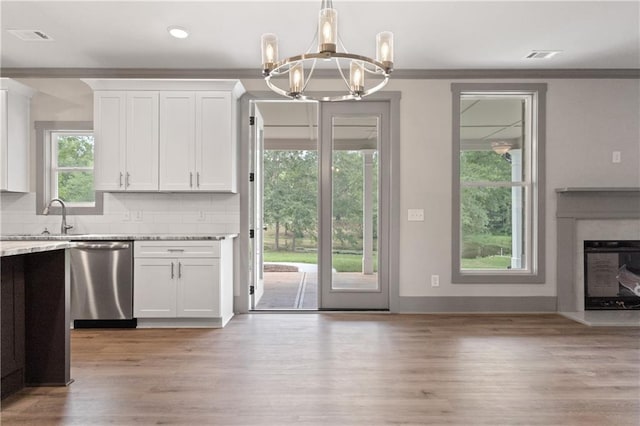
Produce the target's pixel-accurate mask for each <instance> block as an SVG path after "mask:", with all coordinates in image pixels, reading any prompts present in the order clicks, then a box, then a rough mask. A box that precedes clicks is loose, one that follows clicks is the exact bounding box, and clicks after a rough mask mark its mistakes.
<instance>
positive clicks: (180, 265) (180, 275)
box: [178, 262, 182, 278]
mask: <svg viewBox="0 0 640 426" xmlns="http://www.w3.org/2000/svg"><path fill="white" fill-rule="evenodd" d="M178 278H182V263H181V262H178Z"/></svg>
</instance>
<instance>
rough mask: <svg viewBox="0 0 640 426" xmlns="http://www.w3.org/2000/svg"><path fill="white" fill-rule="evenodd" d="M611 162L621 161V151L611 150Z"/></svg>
mask: <svg viewBox="0 0 640 426" xmlns="http://www.w3.org/2000/svg"><path fill="white" fill-rule="evenodd" d="M611 162H612V163H621V162H622V153H621V152H620V151H613V153H612V154H611Z"/></svg>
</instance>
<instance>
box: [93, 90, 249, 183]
mask: <svg viewBox="0 0 640 426" xmlns="http://www.w3.org/2000/svg"><path fill="white" fill-rule="evenodd" d="M84 81H85V82H86V83H87V84H89V85H90V86H91V87H92V88H93V89H94V91H95V94H94V99H95V114H94V121H95V129H96V189H99V190H106V191H123V190H128V191H132V190H134V191H153V190H160V191H171V192H174V191H209V192H232V193H235V192H237V134H236V117H237V116H236V114H237V103H238V102H237V101H238V97H239V96H241V95H242V93H244V88H243V87H242V85H241V84H240V82H238V81H236V80H143V79H141V80H120V79H100V80H84ZM154 99H155V104H154ZM123 117H124V118H123ZM101 145H102V146H101Z"/></svg>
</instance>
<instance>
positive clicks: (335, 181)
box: [318, 102, 391, 310]
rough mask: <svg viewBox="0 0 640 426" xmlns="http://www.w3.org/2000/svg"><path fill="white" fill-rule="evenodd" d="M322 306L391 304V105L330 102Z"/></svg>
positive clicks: (324, 133) (323, 175)
mask: <svg viewBox="0 0 640 426" xmlns="http://www.w3.org/2000/svg"><path fill="white" fill-rule="evenodd" d="M320 117H321V120H320V123H321V125H320V135H319V140H320V150H321V155H320V245H319V246H320V262H319V263H320V265H319V268H318V270H319V283H320V285H319V287H320V291H319V292H320V295H319V296H320V298H319V300H320V303H319V308H320V309H325V310H330V309H357V310H365V309H366V310H374V309H375V310H378V309H380V310H386V309H389V273H388V261H387V259H389V253H388V246H389V223H390V222H389V207H390V206H389V202H388V200H389V194H390V190H389V187H388V185H389V182H390V174H389V172H390V170H389V167H388V166H387V162H386V160H387V159H388V158H389V154H390V152H389V150H390V145H389V144H390V137H391V136H390V128H389V104H388V103H386V102H341V103H323V104H322V105H321V116H320Z"/></svg>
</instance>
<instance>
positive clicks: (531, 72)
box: [0, 68, 640, 80]
mask: <svg viewBox="0 0 640 426" xmlns="http://www.w3.org/2000/svg"><path fill="white" fill-rule="evenodd" d="M260 73H261V71H260V70H257V69H249V68H229V69H179V68H175V69H167V68H0V75H1V76H2V77H11V78H182V79H191V78H193V79H195V78H197V79H202V78H205V79H262V76H261V74H260ZM314 75H315V76H316V77H317V78H332V77H333V76H334V73H332V72H331V71H330V70H316V71H315V72H314ZM587 78H590V79H640V68H606V69H605V68H592V69H577V68H575V69H405V70H403V69H400V70H395V71H394V72H393V74H392V79H396V80H458V79H587Z"/></svg>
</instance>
